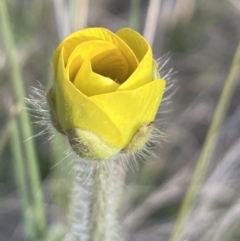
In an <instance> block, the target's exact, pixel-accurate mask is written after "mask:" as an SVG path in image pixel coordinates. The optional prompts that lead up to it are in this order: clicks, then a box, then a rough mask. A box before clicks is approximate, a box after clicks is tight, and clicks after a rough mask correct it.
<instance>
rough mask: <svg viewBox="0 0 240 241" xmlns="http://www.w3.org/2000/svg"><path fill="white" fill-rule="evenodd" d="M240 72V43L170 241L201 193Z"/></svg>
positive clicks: (179, 229)
mask: <svg viewBox="0 0 240 241" xmlns="http://www.w3.org/2000/svg"><path fill="white" fill-rule="evenodd" d="M239 70H240V43H239V45H238V47H237V50H236V53H235V56H234V59H233V62H232V65H231V69H230V72H229V75H228V77H227V80H226V82H225V86H224V88H223V91H222V94H221V96H220V100H219V102H218V105H217V109H216V111H215V113H214V116H213V120H212V123H211V126H210V128H209V131H208V133H207V137H206V140H205V143H204V145H203V149H202V151H201V153H200V156H199V159H198V162H197V166H196V169H195V172H194V174H193V177H192V181H191V183H190V186H189V188H188V191H187V194H186V196H185V199H184V202H183V204H182V207H181V209H180V212H179V216H178V218H177V222H176V225H175V227H174V229H173V232H172V234H171V237H170V241H177V240H178V239H179V237H180V234H181V231H182V229H183V227H184V224H185V222H186V219H187V215H188V213H189V211H190V209H191V207H192V204H193V202H194V200H195V198H196V196H197V194H198V192H199V189H200V187H201V184H202V180H203V177H204V174H205V172H206V169H207V167H208V164H209V161H210V159H211V155H212V153H213V150H214V148H215V145H216V142H217V138H218V134H219V132H220V129H221V126H222V123H223V121H224V118H225V116H226V112H227V108H228V106H229V102H230V100H231V96H232V94H233V91H234V89H235V86H236V83H237V80H238V77H239Z"/></svg>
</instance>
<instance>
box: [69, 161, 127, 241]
mask: <svg viewBox="0 0 240 241" xmlns="http://www.w3.org/2000/svg"><path fill="white" fill-rule="evenodd" d="M80 165H81V166H80ZM80 165H78V166H76V167H75V183H74V188H73V198H74V203H73V218H74V219H73V223H72V226H71V230H70V235H71V238H70V239H69V237H68V239H66V240H71V241H73V240H74V241H80V240H81V241H112V240H117V239H118V235H117V216H118V211H119V204H120V200H121V198H120V197H121V192H122V187H123V183H124V178H125V168H123V167H122V166H120V164H119V162H118V161H116V160H110V161H109V162H107V163H93V164H84V165H85V167H84V165H83V164H80Z"/></svg>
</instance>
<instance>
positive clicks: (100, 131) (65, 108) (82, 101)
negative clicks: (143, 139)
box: [52, 49, 122, 147]
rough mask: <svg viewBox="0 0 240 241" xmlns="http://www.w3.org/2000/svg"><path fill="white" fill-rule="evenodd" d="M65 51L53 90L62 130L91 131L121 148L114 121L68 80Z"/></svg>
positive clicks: (118, 133) (55, 107) (119, 133)
mask: <svg viewBox="0 0 240 241" xmlns="http://www.w3.org/2000/svg"><path fill="white" fill-rule="evenodd" d="M63 50H64V49H63ZM63 50H62V52H61V55H60V57H59V64H58V75H57V80H56V81H55V85H54V86H53V90H52V96H53V107H54V110H55V114H56V118H57V120H58V122H59V124H60V126H61V128H62V130H64V131H66V130H69V129H75V128H81V129H83V130H90V131H91V132H93V133H95V134H96V135H98V136H100V137H101V138H103V139H104V140H105V141H106V142H108V143H110V144H111V145H112V146H116V147H119V144H120V143H122V139H121V138H122V136H121V132H120V131H119V129H118V128H117V127H116V125H115V124H114V123H113V121H112V120H111V119H110V118H109V117H108V116H107V115H106V114H105V113H104V112H103V111H102V109H101V108H100V107H99V106H98V105H97V104H95V103H94V102H93V101H92V100H91V99H90V98H89V97H87V96H85V95H84V94H82V93H81V92H80V91H79V90H78V89H77V88H76V87H75V86H74V85H73V83H72V82H71V81H69V80H68V78H67V76H66V73H65V69H64V60H63Z"/></svg>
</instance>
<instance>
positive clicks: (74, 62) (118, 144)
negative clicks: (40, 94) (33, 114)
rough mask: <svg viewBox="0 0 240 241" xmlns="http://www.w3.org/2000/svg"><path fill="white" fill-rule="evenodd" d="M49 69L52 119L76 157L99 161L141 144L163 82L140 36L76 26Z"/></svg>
mask: <svg viewBox="0 0 240 241" xmlns="http://www.w3.org/2000/svg"><path fill="white" fill-rule="evenodd" d="M53 67H54V75H55V81H54V84H53V86H52V89H51V91H50V93H49V98H48V99H49V102H50V103H51V106H52V112H53V123H55V124H54V125H55V127H56V128H57V129H58V130H59V131H61V132H62V133H64V134H66V135H67V136H68V138H69V141H70V144H71V145H72V147H73V149H74V150H75V151H76V152H77V153H78V154H79V155H80V156H81V157H83V158H85V159H89V160H104V159H108V158H110V157H112V156H114V155H116V154H117V153H119V152H124V151H125V152H134V151H136V150H138V149H140V148H142V146H143V145H144V143H145V142H146V141H147V139H148V137H149V134H150V132H151V130H152V128H151V123H152V122H153V121H154V119H155V116H156V113H157V110H158V107H159V105H160V102H161V99H162V95H163V92H164V88H165V81H164V80H163V79H161V78H160V77H159V75H158V71H157V66H156V64H155V61H154V60H153V56H152V50H151V47H150V46H149V45H148V43H147V42H146V41H145V39H144V38H143V37H142V36H141V35H140V34H138V33H137V32H135V31H133V30H132V29H129V28H123V29H120V30H119V31H118V32H116V33H113V32H111V31H109V30H107V29H104V28H89V29H84V30H80V31H78V32H75V33H73V34H71V35H70V36H69V37H67V38H66V39H65V40H63V42H62V43H61V44H60V45H59V46H58V48H57V49H56V51H55V54H54V58H53ZM148 127H149V128H148ZM133 142H134V143H133Z"/></svg>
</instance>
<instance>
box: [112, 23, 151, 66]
mask: <svg viewBox="0 0 240 241" xmlns="http://www.w3.org/2000/svg"><path fill="white" fill-rule="evenodd" d="M116 35H117V36H118V37H120V38H121V39H122V40H123V41H124V42H125V43H126V44H127V45H128V46H129V47H130V48H131V50H132V51H133V52H134V54H135V56H136V57H137V59H138V61H139V62H141V61H142V59H143V57H144V56H145V54H146V53H147V51H148V49H149V48H151V47H150V46H149V44H148V43H147V41H146V40H145V39H144V38H143V37H142V35H140V34H139V33H138V32H136V31H134V30H132V29H130V28H122V29H120V30H118V31H117V32H116Z"/></svg>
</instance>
